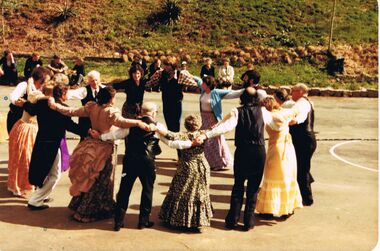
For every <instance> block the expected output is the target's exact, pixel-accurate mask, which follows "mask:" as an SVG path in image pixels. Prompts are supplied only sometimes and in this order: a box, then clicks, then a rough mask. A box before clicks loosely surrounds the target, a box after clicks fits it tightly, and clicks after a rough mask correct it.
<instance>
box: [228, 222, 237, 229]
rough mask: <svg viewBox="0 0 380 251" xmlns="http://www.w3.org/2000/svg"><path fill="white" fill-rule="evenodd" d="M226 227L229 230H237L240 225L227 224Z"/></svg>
mask: <svg viewBox="0 0 380 251" xmlns="http://www.w3.org/2000/svg"><path fill="white" fill-rule="evenodd" d="M225 226H226V228H227V229H235V228H237V226H238V224H237V223H226V225H225Z"/></svg>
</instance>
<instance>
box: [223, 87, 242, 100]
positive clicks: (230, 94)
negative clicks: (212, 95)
mask: <svg viewBox="0 0 380 251" xmlns="http://www.w3.org/2000/svg"><path fill="white" fill-rule="evenodd" d="M244 90H245V89H244V88H243V89H240V90H236V91H229V92H228V93H227V94H226V95H225V96H224V97H223V98H225V99H234V98H240V96H241V95H242V94H243V92H244Z"/></svg>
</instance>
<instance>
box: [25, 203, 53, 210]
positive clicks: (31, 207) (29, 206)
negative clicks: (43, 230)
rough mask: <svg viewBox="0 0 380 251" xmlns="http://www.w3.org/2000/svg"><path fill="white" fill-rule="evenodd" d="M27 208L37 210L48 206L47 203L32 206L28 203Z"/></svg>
mask: <svg viewBox="0 0 380 251" xmlns="http://www.w3.org/2000/svg"><path fill="white" fill-rule="evenodd" d="M28 208H29V209H30V210H32V211H37V210H44V209H48V208H49V206H48V205H42V206H38V207H37V206H33V205H30V204H28Z"/></svg>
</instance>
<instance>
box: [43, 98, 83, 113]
mask: <svg viewBox="0 0 380 251" xmlns="http://www.w3.org/2000/svg"><path fill="white" fill-rule="evenodd" d="M49 107H50V109H52V110H55V111H58V112H59V113H62V114H63V115H65V116H69V117H88V116H89V114H88V112H87V110H86V109H85V107H84V106H82V107H79V108H76V107H66V106H63V105H61V104H58V103H55V100H54V98H52V97H50V98H49Z"/></svg>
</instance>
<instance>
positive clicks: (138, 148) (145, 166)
mask: <svg viewBox="0 0 380 251" xmlns="http://www.w3.org/2000/svg"><path fill="white" fill-rule="evenodd" d="M156 115H157V105H156V104H155V103H153V102H145V103H143V104H142V106H141V115H140V116H139V117H138V118H137V119H140V120H142V121H143V122H145V123H147V124H155V125H156V124H157V122H156ZM90 135H91V136H92V137H94V138H98V137H99V135H98V132H96V131H94V130H91V131H90ZM154 135H155V132H153V131H152V132H147V131H144V130H140V129H137V128H130V129H118V130H113V131H111V132H109V133H105V134H102V135H101V136H100V139H101V140H103V141H106V140H116V139H123V138H125V137H127V143H126V144H127V148H126V149H128V151H126V152H125V155H124V160H123V172H122V175H121V182H120V188H119V192H118V194H117V196H116V209H115V225H114V230H115V231H119V230H120V228H122V227H124V217H125V213H126V210H127V208H128V204H129V196H130V195H131V192H132V188H133V184H134V183H135V181H136V179H137V178H139V180H140V182H141V185H142V192H141V202H140V216H139V223H138V228H139V229H143V228H149V227H152V226H153V225H154V223H153V222H151V221H149V216H150V213H151V210H152V197H153V185H154V181H155V179H156V165H155V162H154V156H155V155H157V154H159V153H160V152H161V149H160V148H159V145H158V138H156V137H155V136H154Z"/></svg>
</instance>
